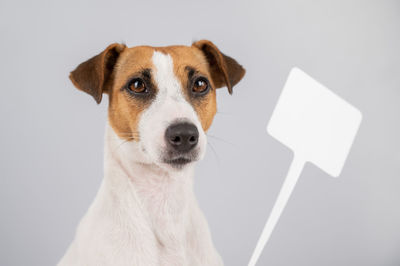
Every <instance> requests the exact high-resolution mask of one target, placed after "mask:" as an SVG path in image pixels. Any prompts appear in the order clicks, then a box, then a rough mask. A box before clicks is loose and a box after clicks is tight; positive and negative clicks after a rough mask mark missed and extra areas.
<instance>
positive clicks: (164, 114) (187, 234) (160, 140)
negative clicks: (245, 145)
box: [58, 52, 223, 266]
mask: <svg viewBox="0 0 400 266" xmlns="http://www.w3.org/2000/svg"><path fill="white" fill-rule="evenodd" d="M153 63H154V65H155V67H156V73H155V80H156V82H157V86H158V88H159V93H158V94H157V96H156V99H155V100H154V101H153V103H152V104H151V105H150V107H149V108H148V109H147V110H146V111H145V112H144V113H143V114H142V116H141V118H140V123H139V133H140V136H141V139H140V141H139V142H134V141H131V142H124V141H123V140H121V139H120V138H119V137H118V136H117V135H116V134H115V132H114V131H113V129H112V128H111V127H110V126H109V125H108V124H107V128H106V138H105V158H104V162H105V165H104V179H103V181H102V184H101V186H100V189H99V191H98V194H97V196H96V198H95V200H94V202H93V203H92V205H91V207H90V208H89V210H88V212H87V213H86V215H85V216H84V217H83V218H82V220H81V222H80V224H79V227H78V229H77V232H76V236H75V239H74V241H73V242H72V244H71V246H70V247H69V249H68V250H67V253H66V254H65V255H64V257H63V258H62V260H61V261H60V262H59V264H58V265H59V266H101V265H113V266H114V265H115V266H120V265H121V266H122V265H130V266H132V265H134V266H153V265H154V266H155V265H157V266H159V265H160V266H175V265H176V266H199V265H207V266H208V265H209V266H220V265H223V263H222V260H221V258H220V256H219V255H218V253H217V251H216V250H215V248H214V246H213V243H212V240H211V235H210V232H209V229H208V225H207V221H206V220H205V218H204V216H203V214H202V212H201V210H200V209H199V207H198V204H197V202H196V199H195V196H194V192H193V170H194V165H193V163H191V164H189V165H187V166H185V167H184V168H183V169H179V170H177V169H174V168H172V167H169V166H168V165H166V164H164V163H163V162H162V160H161V157H162V151H163V149H164V148H165V143H164V132H165V129H166V127H167V126H168V125H169V124H170V123H171V122H173V121H174V120H176V119H184V120H188V121H190V122H192V123H194V124H195V125H196V126H197V127H198V130H199V133H200V137H199V145H198V149H199V151H198V154H199V158H198V159H200V158H201V157H202V156H203V154H204V151H205V146H206V137H205V134H204V132H203V130H202V129H201V125H200V122H199V119H198V117H197V115H196V113H195V111H194V110H193V108H192V106H191V105H190V104H189V103H188V102H187V101H186V100H185V99H184V97H183V94H182V88H181V86H180V83H179V82H178V80H177V78H176V77H175V75H174V72H173V61H172V58H171V57H170V56H169V55H165V54H162V53H159V52H155V53H154V55H153Z"/></svg>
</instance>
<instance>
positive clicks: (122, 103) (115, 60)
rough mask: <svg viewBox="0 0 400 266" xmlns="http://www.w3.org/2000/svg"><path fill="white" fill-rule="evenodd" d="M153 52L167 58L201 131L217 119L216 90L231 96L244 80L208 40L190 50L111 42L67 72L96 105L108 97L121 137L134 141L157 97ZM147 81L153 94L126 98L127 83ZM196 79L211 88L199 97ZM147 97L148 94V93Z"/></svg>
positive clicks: (238, 68)
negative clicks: (140, 79) (200, 79)
mask: <svg viewBox="0 0 400 266" xmlns="http://www.w3.org/2000/svg"><path fill="white" fill-rule="evenodd" d="M154 51H160V52H163V53H165V54H169V55H170V56H171V57H172V59H173V63H174V73H175V75H176V77H177V78H178V79H179V80H180V82H181V85H182V89H183V94H184V96H185V98H186V99H187V101H188V102H189V103H190V104H191V105H192V106H193V108H194V110H195V111H196V113H197V115H198V118H199V120H200V122H201V125H202V127H203V130H204V131H207V130H208V129H209V128H210V126H211V123H212V121H213V118H214V116H215V113H216V110H217V107H216V91H215V89H216V88H220V87H222V86H227V87H228V90H229V92H230V93H231V92H232V87H233V86H234V85H236V83H237V82H239V81H240V80H241V78H242V77H243V75H244V73H245V70H244V69H243V68H242V66H241V65H239V64H238V63H237V62H236V61H235V60H234V59H233V58H231V57H229V56H227V55H225V54H223V53H221V52H220V51H219V50H218V48H217V47H216V46H215V45H214V44H213V43H211V42H210V41H207V40H202V41H198V42H195V43H193V45H192V46H190V47H189V46H168V47H150V46H138V47H132V48H126V46H125V45H123V44H112V45H110V46H108V47H107V48H106V49H105V50H104V51H103V52H102V53H100V54H98V55H97V56H94V57H92V58H91V59H89V60H87V61H85V62H83V63H82V64H80V65H79V66H78V67H77V68H76V69H75V70H74V71H72V72H71V75H70V78H71V80H72V82H73V84H74V85H75V86H76V87H77V88H78V89H80V90H82V91H84V92H86V93H88V94H90V95H92V96H93V97H94V99H95V100H96V101H97V103H100V101H101V99H102V93H107V94H109V112H108V116H109V121H110V125H111V127H112V128H113V129H114V131H115V132H116V134H117V135H118V136H119V137H121V138H122V139H126V140H136V141H138V140H139V138H140V136H139V132H138V124H139V120H140V116H141V114H142V113H143V111H144V110H145V109H146V108H147V107H148V106H149V105H150V104H151V101H152V99H154V98H155V97H156V94H157V90H158V89H157V88H156V86H154V85H153V84H155V83H154V81H153V80H152V77H151V76H152V75H151V74H152V72H154V66H153V63H152V56H153V53H154ZM135 77H136V78H142V79H144V80H145V79H146V78H147V80H146V83H147V85H148V87H151V91H150V93H149V94H148V95H149V96H148V97H142V96H141V95H137V94H130V93H129V90H127V89H126V88H127V87H129V86H128V85H129V84H130V83H129V82H130V81H132V80H133V79H134V78H135ZM194 77H195V78H196V77H203V78H205V79H206V80H207V81H208V85H209V87H210V90H209V91H208V92H207V93H204V94H201V95H200V96H199V95H198V94H197V95H195V93H193V91H192V88H193V80H194ZM146 95H147V94H146Z"/></svg>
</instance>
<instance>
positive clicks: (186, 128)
mask: <svg viewBox="0 0 400 266" xmlns="http://www.w3.org/2000/svg"><path fill="white" fill-rule="evenodd" d="M165 139H166V141H167V143H168V144H169V145H170V146H172V147H173V148H174V149H175V150H176V151H179V152H188V151H190V150H191V149H193V148H194V147H195V146H196V144H197V142H198V140H199V131H198V130H197V127H196V126H195V125H193V124H191V123H187V122H184V123H177V124H173V125H171V126H169V127H168V128H167V130H166V131H165Z"/></svg>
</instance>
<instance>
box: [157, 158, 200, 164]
mask: <svg viewBox="0 0 400 266" xmlns="http://www.w3.org/2000/svg"><path fill="white" fill-rule="evenodd" d="M192 161H193V160H192V159H189V158H185V157H178V158H175V159H170V160H164V162H165V163H167V164H170V165H172V166H183V165H185V164H188V163H190V162H192Z"/></svg>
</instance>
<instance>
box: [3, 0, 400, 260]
mask: <svg viewBox="0 0 400 266" xmlns="http://www.w3.org/2000/svg"><path fill="white" fill-rule="evenodd" d="M0 38H1V42H0V51H1V56H0V81H1V96H0V123H1V130H0V147H1V152H0V174H1V178H0V213H1V220H0V225H1V227H0V265H6V266H8V265H10V266H11V265H24V266H25V265H54V264H55V263H56V262H57V261H58V259H59V258H60V257H61V256H62V255H63V253H64V252H65V250H66V248H67V246H68V245H69V243H70V241H71V240H72V237H73V234H74V230H75V228H76V225H77V223H78V221H79V219H80V218H81V217H82V215H83V214H84V213H85V211H86V210H87V208H88V206H89V204H90V202H91V201H92V200H93V198H94V196H95V193H96V191H97V189H98V186H99V183H100V181H101V179H102V159H103V155H102V152H103V134H104V128H105V121H106V110H107V100H106V101H103V103H102V104H101V105H100V106H97V105H96V104H95V102H94V100H93V99H92V98H91V97H89V96H87V95H85V94H83V93H82V92H79V91H78V90H76V89H75V88H74V87H73V86H72V84H71V83H70V82H69V80H68V78H67V76H68V73H69V71H71V70H72V69H73V68H74V67H75V66H76V65H78V64H79V63H81V62H82V61H83V60H85V59H87V58H89V57H91V56H93V55H95V54H96V53H98V52H100V51H101V50H102V49H104V48H105V47H106V46H107V45H108V44H109V43H112V42H115V41H117V42H120V41H122V42H126V43H127V44H128V45H129V46H135V45H140V44H149V45H156V46H157V45H171V44H190V43H191V41H192V40H196V39H201V38H207V39H210V40H212V41H214V42H215V43H216V44H217V45H218V46H219V48H220V49H221V50H222V51H223V52H224V53H226V54H228V55H231V56H233V57H234V58H236V59H237V60H238V61H239V62H240V63H242V64H243V65H244V66H245V67H246V69H247V75H246V77H245V78H244V80H243V81H242V82H241V83H240V85H238V86H237V87H236V88H234V95H233V96H230V95H228V93H227V91H226V90H225V89H222V90H220V91H219V92H218V103H219V113H218V114H217V116H216V118H215V121H214V124H213V126H212V129H211V130H210V132H209V135H211V136H214V137H210V138H209V141H210V144H211V145H212V147H213V148H214V150H215V153H214V152H213V151H212V149H210V148H209V149H208V153H207V156H206V158H205V160H204V161H203V162H201V163H200V165H199V166H198V168H197V172H196V193H197V195H198V198H199V201H200V204H201V207H202V209H203V210H204V212H205V214H206V216H207V218H208V221H209V223H210V227H211V230H212V233H213V237H214V240H215V244H216V246H217V248H218V250H219V251H220V253H221V254H222V256H223V258H224V261H225V263H226V265H229V266H230V265H232V266H233V265H238V266H242V265H246V264H247V262H248V261H249V259H250V255H251V253H252V251H253V248H254V247H255V244H256V242H257V239H258V237H259V235H260V232H261V230H262V228H263V226H264V223H265V221H266V220H267V217H268V214H269V211H270V209H271V207H272V204H273V203H274V200H275V198H276V196H277V193H278V191H279V189H280V186H281V184H282V182H283V178H284V177H285V175H286V172H287V170H288V167H289V164H290V162H291V159H292V153H291V151H290V150H288V149H287V148H285V147H284V146H283V145H281V144H280V143H278V142H277V141H276V140H274V139H273V138H272V137H271V136H269V135H268V134H267V133H266V131H265V126H266V124H267V122H268V120H269V118H270V116H271V113H272V111H273V108H274V106H275V104H276V101H277V99H278V96H279V94H280V92H281V89H282V87H283V85H284V82H285V80H286V78H287V75H288V73H289V70H290V69H291V67H293V66H298V67H300V68H302V69H303V70H304V71H305V72H307V73H308V74H310V75H311V76H313V77H314V78H316V79H317V80H319V81H320V82H321V83H323V84H325V85H326V86H328V87H329V88H331V89H332V90H333V91H335V92H336V93H337V94H338V95H340V96H342V97H343V98H345V99H346V100H348V101H349V102H351V103H352V104H353V105H355V106H356V107H358V108H359V109H360V110H361V111H362V112H363V115H364V119H363V122H362V125H361V128H360V131H359V134H358V136H357V138H356V140H355V142H354V146H353V148H352V150H351V153H350V155H349V157H348V160H347V162H346V165H345V168H344V170H343V172H342V175H341V176H340V178H339V179H333V178H330V177H329V176H328V175H327V174H325V173H324V172H322V171H321V170H320V169H318V168H317V167H315V166H314V165H310V164H307V165H306V167H305V169H304V172H303V174H302V178H301V179H300V181H299V183H298V186H297V188H296V189H295V191H294V194H293V196H292V198H291V200H290V202H289V205H288V206H287V208H286V209H285V212H284V214H283V216H282V217H281V220H280V222H279V224H278V226H277V228H276V230H275V231H274V233H273V235H272V238H271V241H270V242H269V244H268V245H267V247H266V249H265V250H264V253H263V255H262V257H261V259H260V263H259V265H272V266H279V265H282V266H284V265H287V266H293V265H298V266H301V265H304V266H310V265H313V266H338V265H345V266H354V265H360V266H361V265H362V266H369V265H371V266H395V265H400V209H399V204H400V193H399V190H400V178H399V177H400V175H399V173H400V151H399V144H400V140H399V136H400V126H399V122H400V104H399V100H400V92H399V85H400V52H399V48H400V2H398V1H330V2H326V1H290V2H287V1H258V2H256V1H251V2H250V1H247V2H244V1H243V2H233V1H222V2H218V3H217V2H216V1H201V2H200V1H198V2H190V1H169V2H166V1H160V2H153V1H146V2H144V1H141V2H139V1H125V2H124V1H112V2H111V1H108V2H106V1H97V2H81V1H64V2H63V3H59V2H58V1H48V2H45V1H1V2H0Z"/></svg>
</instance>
